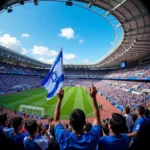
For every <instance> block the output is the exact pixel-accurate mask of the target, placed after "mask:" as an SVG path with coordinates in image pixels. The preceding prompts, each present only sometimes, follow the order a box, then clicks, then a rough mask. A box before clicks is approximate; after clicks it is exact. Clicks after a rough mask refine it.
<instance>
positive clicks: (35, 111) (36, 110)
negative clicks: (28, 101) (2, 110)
mask: <svg viewBox="0 0 150 150" xmlns="http://www.w3.org/2000/svg"><path fill="white" fill-rule="evenodd" d="M19 112H25V113H26V114H28V115H32V116H38V117H44V115H45V109H44V108H42V107H36V106H30V105H20V106H19Z"/></svg>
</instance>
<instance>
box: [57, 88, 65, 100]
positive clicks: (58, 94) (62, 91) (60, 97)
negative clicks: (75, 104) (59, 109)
mask: <svg viewBox="0 0 150 150" xmlns="http://www.w3.org/2000/svg"><path fill="white" fill-rule="evenodd" d="M57 96H58V98H59V99H60V100H62V99H63V97H64V90H63V89H62V88H61V89H60V91H59V92H58V93H57Z"/></svg>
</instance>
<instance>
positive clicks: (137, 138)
mask: <svg viewBox="0 0 150 150" xmlns="http://www.w3.org/2000/svg"><path fill="white" fill-rule="evenodd" d="M144 112H145V108H144V107H143V106H138V107H137V109H136V114H137V116H138V118H137V120H136V121H135V123H134V126H133V129H132V133H129V134H128V137H130V138H131V141H130V145H129V148H130V149H131V150H137V149H138V150H140V149H142V141H143V132H144V126H145V123H146V119H145V117H144Z"/></svg>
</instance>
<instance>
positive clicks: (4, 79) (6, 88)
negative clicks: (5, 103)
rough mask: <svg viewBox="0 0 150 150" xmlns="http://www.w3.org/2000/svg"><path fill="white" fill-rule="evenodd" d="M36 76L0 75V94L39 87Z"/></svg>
mask: <svg viewBox="0 0 150 150" xmlns="http://www.w3.org/2000/svg"><path fill="white" fill-rule="evenodd" d="M41 82H42V78H40V77H38V76H23V75H3V74H1V75H0V93H2V94H5V93H9V92H17V91H22V90H26V89H31V88H36V87H39V86H41Z"/></svg>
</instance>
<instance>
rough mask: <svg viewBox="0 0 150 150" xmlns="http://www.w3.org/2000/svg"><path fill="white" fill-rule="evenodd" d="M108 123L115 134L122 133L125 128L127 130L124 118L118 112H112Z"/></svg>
mask: <svg viewBox="0 0 150 150" xmlns="http://www.w3.org/2000/svg"><path fill="white" fill-rule="evenodd" d="M109 123H110V125H111V128H112V131H113V132H114V133H115V134H116V135H117V134H120V133H123V132H125V130H127V128H126V120H125V118H124V117H123V116H122V115H120V114H118V113H113V114H112V117H111V119H110V121H109Z"/></svg>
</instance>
